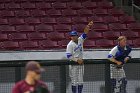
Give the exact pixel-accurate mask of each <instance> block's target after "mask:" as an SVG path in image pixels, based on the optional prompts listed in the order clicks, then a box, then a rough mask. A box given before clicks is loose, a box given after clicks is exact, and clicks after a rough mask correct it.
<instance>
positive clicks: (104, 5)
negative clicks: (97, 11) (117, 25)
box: [97, 0, 113, 9]
mask: <svg viewBox="0 0 140 93" xmlns="http://www.w3.org/2000/svg"><path fill="white" fill-rule="evenodd" d="M97 5H98V7H100V8H104V9H111V8H113V4H112V2H108V1H105V0H104V1H102V2H98V3H97Z"/></svg>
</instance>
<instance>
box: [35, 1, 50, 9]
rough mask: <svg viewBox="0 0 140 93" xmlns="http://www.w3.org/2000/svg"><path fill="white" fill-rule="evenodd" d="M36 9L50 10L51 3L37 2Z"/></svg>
mask: <svg viewBox="0 0 140 93" xmlns="http://www.w3.org/2000/svg"><path fill="white" fill-rule="evenodd" d="M36 8H38V9H51V8H52V6H51V3H46V2H39V3H36Z"/></svg>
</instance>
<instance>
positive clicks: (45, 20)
mask: <svg viewBox="0 0 140 93" xmlns="http://www.w3.org/2000/svg"><path fill="white" fill-rule="evenodd" d="M41 22H42V23H45V24H50V25H51V24H56V23H57V22H56V19H55V18H52V17H43V18H41Z"/></svg>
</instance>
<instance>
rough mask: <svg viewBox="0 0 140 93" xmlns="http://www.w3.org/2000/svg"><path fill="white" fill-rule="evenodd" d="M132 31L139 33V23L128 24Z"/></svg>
mask: <svg viewBox="0 0 140 93" xmlns="http://www.w3.org/2000/svg"><path fill="white" fill-rule="evenodd" d="M127 26H128V28H129V29H131V30H132V31H138V32H139V31H140V23H130V24H128V25H127Z"/></svg>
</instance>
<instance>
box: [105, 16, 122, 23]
mask: <svg viewBox="0 0 140 93" xmlns="http://www.w3.org/2000/svg"><path fill="white" fill-rule="evenodd" d="M103 22H104V23H107V24H109V23H119V20H118V18H117V17H114V16H105V17H103Z"/></svg>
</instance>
